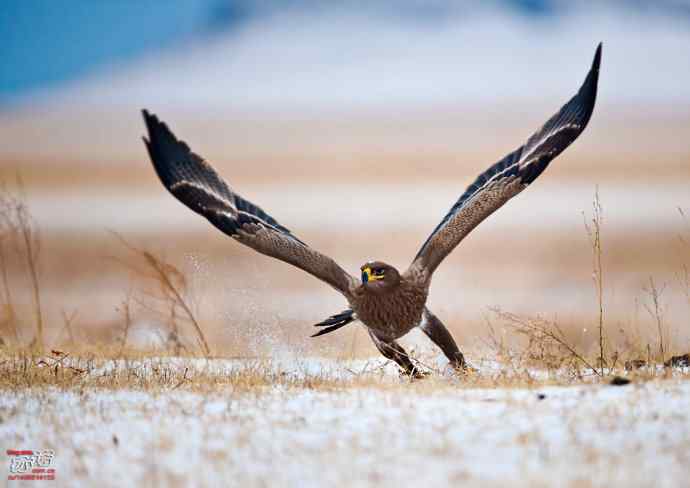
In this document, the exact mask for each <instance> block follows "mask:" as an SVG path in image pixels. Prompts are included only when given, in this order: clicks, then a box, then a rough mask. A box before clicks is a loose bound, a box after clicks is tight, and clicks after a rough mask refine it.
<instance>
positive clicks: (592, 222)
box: [583, 186, 607, 376]
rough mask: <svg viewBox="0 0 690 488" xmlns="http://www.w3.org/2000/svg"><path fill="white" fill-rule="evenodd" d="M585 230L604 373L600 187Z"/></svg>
mask: <svg viewBox="0 0 690 488" xmlns="http://www.w3.org/2000/svg"><path fill="white" fill-rule="evenodd" d="M583 217H584V222H585V230H586V231H587V236H588V237H589V243H590V245H591V246H592V269H593V273H592V279H593V280H594V288H595V290H596V296H597V297H596V298H597V306H598V326H597V331H598V335H599V373H600V376H603V375H604V367H605V366H606V364H607V361H606V344H605V339H604V337H605V333H604V268H603V267H602V265H601V256H602V254H603V252H602V244H601V226H602V224H603V221H604V212H603V208H602V206H601V200H600V199H599V187H598V186H597V187H596V189H595V191H594V200H593V201H592V217H591V219H589V221H588V219H587V217H586V216H584V214H583Z"/></svg>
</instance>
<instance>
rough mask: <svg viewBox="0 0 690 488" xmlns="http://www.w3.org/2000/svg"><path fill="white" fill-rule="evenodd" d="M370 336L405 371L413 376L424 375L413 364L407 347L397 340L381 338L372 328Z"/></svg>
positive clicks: (378, 347)
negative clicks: (406, 349) (404, 347)
mask: <svg viewBox="0 0 690 488" xmlns="http://www.w3.org/2000/svg"><path fill="white" fill-rule="evenodd" d="M369 337H371V340H372V341H374V345H375V346H376V349H378V350H379V352H380V353H381V354H383V355H384V356H385V357H386V358H388V359H390V360H391V361H395V362H396V363H398V366H400V367H401V368H402V372H403V373H405V374H406V375H408V376H411V377H412V378H422V377H424V373H423V372H422V371H420V370H419V369H418V368H417V367H416V366H415V365H414V364H412V361H411V360H410V356H409V355H408V354H407V352H405V349H403V347H402V346H401V345H400V344H398V343H397V342H395V341H386V340H382V339H379V338H378V337H376V335H375V334H374V333H373V332H372V331H371V330H370V331H369Z"/></svg>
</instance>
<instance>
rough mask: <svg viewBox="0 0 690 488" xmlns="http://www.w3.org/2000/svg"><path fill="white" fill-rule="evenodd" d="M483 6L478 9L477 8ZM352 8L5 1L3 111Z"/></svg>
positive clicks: (291, 2)
mask: <svg viewBox="0 0 690 488" xmlns="http://www.w3.org/2000/svg"><path fill="white" fill-rule="evenodd" d="M608 3H609V4H610V5H615V6H616V7H617V8H621V9H628V10H635V11H637V12H638V13H642V14H644V13H648V12H651V11H657V12H658V11H664V12H666V13H668V14H672V15H674V16H675V17H676V18H678V17H682V18H684V19H690V7H689V6H688V5H685V4H683V3H682V2H677V1H676V0H660V1H657V2H643V1H641V0H611V1H610V2H608ZM480 4H482V5H484V6H485V5H486V3H485V2H484V3H482V2H479V1H478V2H477V4H476V5H480ZM362 5H363V4H361V3H359V2H357V1H355V0H351V1H349V2H348V1H347V0H345V1H343V2H337V3H336V2H334V3H329V2H324V1H321V0H287V1H278V0H262V1H260V2H256V1H250V0H167V1H166V0H0V105H2V104H5V103H8V102H13V101H17V100H21V99H23V98H26V97H27V96H30V95H31V93H33V92H35V91H36V90H39V89H44V88H50V87H52V86H54V85H56V84H59V83H61V82H65V81H69V80H73V79H77V78H79V77H81V76H83V75H85V74H87V73H89V72H90V71H92V70H94V69H97V68H98V67H100V66H104V65H107V64H111V63H117V62H119V61H126V60H129V59H132V58H135V57H136V56H140V55H142V54H143V53H146V52H151V51H153V50H161V49H165V48H169V47H171V46H175V45H179V44H182V43H185V42H189V41H191V40H193V39H195V38H199V37H203V36H208V35H212V34H213V33H215V32H219V31H232V30H237V29H239V28H241V27H242V26H243V25H244V24H245V23H246V22H247V21H248V20H249V19H251V18H253V17H261V16H270V15H272V14H274V13H276V12H280V11H284V10H286V9H289V10H292V11H294V10H303V11H311V12H317V11H324V10H326V9H328V8H330V7H334V6H335V7H338V8H340V9H348V8H349V9H350V10H352V11H358V10H361V9H362ZM458 5H461V7H462V10H464V11H465V12H467V11H471V10H473V9H474V8H476V5H475V4H473V3H472V2H467V3H460V4H456V3H454V2H452V1H451V0H448V1H437V2H423V1H416V0H408V1H405V0H397V1H390V0H378V1H377V0H372V1H371V2H368V3H367V4H366V6H367V13H370V12H371V11H372V9H373V11H378V12H379V14H380V15H381V16H382V17H383V18H387V19H388V20H390V21H401V22H413V23H416V24H419V25H427V26H433V25H438V24H439V23H441V22H444V21H447V20H448V19H449V18H450V16H452V15H454V14H457V12H458V10H457V9H456V8H455V7H457V6H458ZM492 5H494V6H497V7H499V8H500V7H503V8H504V10H505V11H506V12H508V13H509V14H512V15H520V16H522V17H526V18H528V19H535V20H538V19H542V18H548V17H552V16H556V15H561V14H564V13H565V12H566V11H567V9H568V6H567V4H564V2H560V1H555V0H496V1H495V3H493V4H492Z"/></svg>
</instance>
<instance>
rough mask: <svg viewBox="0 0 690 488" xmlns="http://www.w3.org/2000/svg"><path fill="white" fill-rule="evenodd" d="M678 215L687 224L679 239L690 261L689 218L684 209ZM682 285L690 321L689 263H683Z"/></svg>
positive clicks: (679, 209)
mask: <svg viewBox="0 0 690 488" xmlns="http://www.w3.org/2000/svg"><path fill="white" fill-rule="evenodd" d="M678 213H679V214H680V218H681V219H682V220H683V223H684V224H685V233H681V234H680V236H679V239H680V242H681V244H682V245H683V247H684V249H685V250H686V251H687V252H688V257H689V259H690V220H688V217H687V215H686V213H685V211H683V209H682V208H680V207H678ZM680 284H681V286H682V287H683V293H684V294H685V300H686V301H687V302H688V318H689V319H690V267H689V265H688V263H687V262H685V263H683V265H682V266H681V271H680ZM688 325H690V322H689V323H688Z"/></svg>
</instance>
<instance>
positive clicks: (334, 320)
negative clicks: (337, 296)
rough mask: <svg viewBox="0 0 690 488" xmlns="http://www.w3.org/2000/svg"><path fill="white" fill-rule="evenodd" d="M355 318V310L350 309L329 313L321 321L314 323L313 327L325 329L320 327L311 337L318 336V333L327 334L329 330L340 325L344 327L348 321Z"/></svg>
mask: <svg viewBox="0 0 690 488" xmlns="http://www.w3.org/2000/svg"><path fill="white" fill-rule="evenodd" d="M355 320H357V316H356V315H355V312H354V311H352V310H345V311H344V312H340V313H337V314H335V315H331V316H330V317H328V318H327V319H326V320H324V321H323V322H319V323H318V324H314V327H325V329H321V330H320V331H318V332H317V333H316V334H313V335H312V337H318V336H320V335H324V334H328V333H329V332H333V331H334V330H338V329H340V328H341V327H345V326H346V325H347V324H349V323H350V322H354V321H355Z"/></svg>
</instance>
